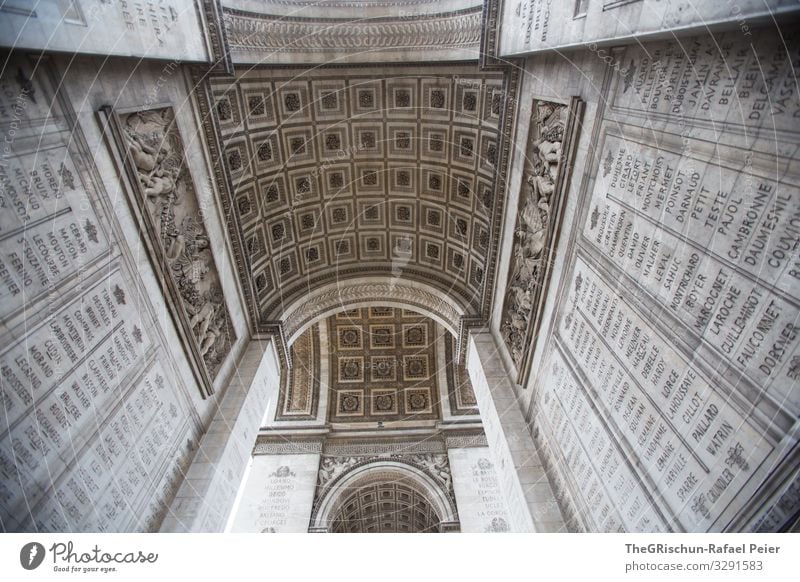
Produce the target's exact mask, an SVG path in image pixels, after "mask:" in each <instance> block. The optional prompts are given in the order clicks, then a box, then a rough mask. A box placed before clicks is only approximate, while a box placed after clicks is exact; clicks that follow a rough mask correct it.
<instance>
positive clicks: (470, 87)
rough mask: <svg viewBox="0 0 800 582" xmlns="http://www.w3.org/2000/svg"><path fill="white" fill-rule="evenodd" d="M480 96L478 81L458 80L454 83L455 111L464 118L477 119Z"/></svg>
mask: <svg viewBox="0 0 800 582" xmlns="http://www.w3.org/2000/svg"><path fill="white" fill-rule="evenodd" d="M480 95H481V80H480V79H459V80H458V82H457V83H456V99H455V101H456V102H455V110H456V111H457V112H458V113H459V114H461V115H462V116H464V117H467V118H470V119H473V118H479V117H480V113H481V109H480Z"/></svg>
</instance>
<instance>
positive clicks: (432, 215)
mask: <svg viewBox="0 0 800 582" xmlns="http://www.w3.org/2000/svg"><path fill="white" fill-rule="evenodd" d="M420 212H421V215H420V218H421V224H420V229H422V230H425V231H429V232H433V233H436V234H444V223H445V217H444V216H445V215H444V210H443V209H442V208H441V207H439V206H433V205H430V204H425V203H422V204H421V205H420Z"/></svg>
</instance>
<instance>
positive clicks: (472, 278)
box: [469, 260, 484, 289]
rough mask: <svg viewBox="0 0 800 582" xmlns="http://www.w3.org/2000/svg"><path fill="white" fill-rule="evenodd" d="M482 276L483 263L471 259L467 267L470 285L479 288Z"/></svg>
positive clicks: (481, 283)
mask: <svg viewBox="0 0 800 582" xmlns="http://www.w3.org/2000/svg"><path fill="white" fill-rule="evenodd" d="M483 276H484V271H483V265H481V264H480V263H478V262H477V261H475V260H473V261H472V264H471V265H470V269H469V283H470V285H472V286H473V287H475V288H476V289H478V288H480V287H481V285H483Z"/></svg>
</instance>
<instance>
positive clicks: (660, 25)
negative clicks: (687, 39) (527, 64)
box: [500, 0, 797, 56]
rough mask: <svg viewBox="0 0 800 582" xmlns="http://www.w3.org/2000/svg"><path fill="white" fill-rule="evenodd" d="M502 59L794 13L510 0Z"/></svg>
mask: <svg viewBox="0 0 800 582" xmlns="http://www.w3.org/2000/svg"><path fill="white" fill-rule="evenodd" d="M502 10H503V12H502V15H501V17H500V19H501V21H502V33H501V34H502V39H501V41H500V54H501V55H503V56H512V55H520V54H525V53H531V52H536V51H545V50H550V49H566V48H575V47H581V46H585V45H589V46H595V45H601V46H608V45H610V44H613V43H614V42H617V43H619V42H633V41H634V39H636V38H637V37H638V38H640V39H642V38H643V37H647V36H650V37H651V38H653V37H660V38H667V37H668V35H670V36H671V35H672V34H684V35H685V34H687V33H692V32H694V33H699V34H704V33H706V32H707V31H709V30H715V31H716V30H719V29H720V28H723V29H726V30H734V29H737V30H739V31H741V32H742V33H743V34H752V33H753V31H754V29H755V28H757V27H758V26H759V25H763V24H765V23H768V22H773V18H778V19H780V18H781V17H782V16H785V15H788V14H790V13H791V12H792V11H796V10H797V4H796V3H795V2H792V1H791V0H769V1H764V0H737V1H735V2H734V1H733V0H694V1H692V2H687V1H685V0H561V1H560V0H512V1H511V2H503V7H502Z"/></svg>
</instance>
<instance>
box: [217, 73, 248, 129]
mask: <svg viewBox="0 0 800 582" xmlns="http://www.w3.org/2000/svg"><path fill="white" fill-rule="evenodd" d="M227 87H230V84H226V88H227ZM212 107H213V112H214V115H215V116H216V118H217V121H219V124H220V127H222V128H224V129H226V130H228V131H235V130H237V129H241V127H242V114H241V109H240V107H239V94H238V91H237V89H236V88H235V87H233V88H231V89H230V90H228V91H222V92H218V91H217V89H214V103H213V106H212Z"/></svg>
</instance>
